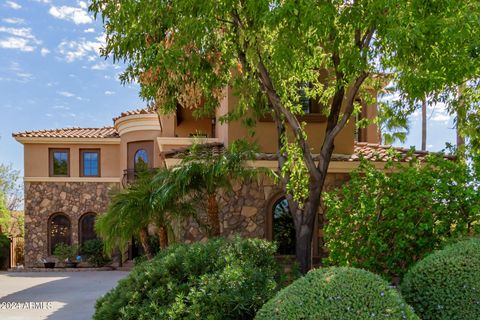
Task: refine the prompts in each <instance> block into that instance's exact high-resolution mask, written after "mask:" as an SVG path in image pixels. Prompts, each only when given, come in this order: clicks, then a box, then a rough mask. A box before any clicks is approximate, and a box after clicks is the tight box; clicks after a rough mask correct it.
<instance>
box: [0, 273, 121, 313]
mask: <svg viewBox="0 0 480 320" xmlns="http://www.w3.org/2000/svg"><path fill="white" fill-rule="evenodd" d="M127 274H128V272H122V271H81V272H0V319H1V320H7V319H8V320H17V319H29V320H30V319H59V320H64V319H70V320H80V319H81V320H83V319H91V318H92V315H93V312H94V306H95V301H96V300H97V298H98V297H100V296H102V295H103V294H105V293H106V292H107V291H109V290H110V289H111V288H113V287H115V286H116V284H117V282H118V280H120V279H121V278H123V277H125V276H126V275H127Z"/></svg>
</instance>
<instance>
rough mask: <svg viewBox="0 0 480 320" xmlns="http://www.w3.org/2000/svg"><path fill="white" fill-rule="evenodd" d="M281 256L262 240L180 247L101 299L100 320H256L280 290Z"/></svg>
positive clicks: (136, 269)
mask: <svg viewBox="0 0 480 320" xmlns="http://www.w3.org/2000/svg"><path fill="white" fill-rule="evenodd" d="M275 251H276V248H275V245H274V244H272V243H270V242H268V241H265V240H260V239H241V238H235V239H233V240H224V239H221V238H219V239H213V240H209V241H208V242H206V243H194V244H188V245H187V244H182V245H174V246H172V247H170V248H168V249H167V250H164V251H161V252H160V253H159V254H157V256H156V257H155V258H153V259H152V260H150V261H145V262H143V263H140V264H138V265H136V266H135V267H134V268H133V270H132V272H131V273H130V274H129V275H128V276H127V277H126V278H125V279H122V280H120V281H119V284H118V286H117V287H116V288H114V289H113V290H111V291H110V292H109V293H107V294H106V295H105V296H104V297H102V298H100V299H99V300H97V303H96V306H95V308H96V311H95V315H94V319H108V320H110V319H195V320H198V319H212V320H214V319H253V317H254V316H255V313H256V312H257V310H258V309H260V307H261V306H262V305H263V304H264V303H265V302H266V301H267V300H268V299H270V298H271V297H272V296H273V295H274V294H275V293H276V292H277V290H278V287H279V285H278V281H277V280H278V276H279V274H280V269H279V268H278V264H277V262H276V260H275V256H274V254H275Z"/></svg>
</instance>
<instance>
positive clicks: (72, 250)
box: [53, 242, 78, 262]
mask: <svg viewBox="0 0 480 320" xmlns="http://www.w3.org/2000/svg"><path fill="white" fill-rule="evenodd" d="M77 254H78V246H77V245H68V244H66V243H63V242H61V243H59V244H58V245H57V246H56V247H55V249H54V250H53V255H54V256H55V257H57V258H58V260H60V261H61V262H66V261H69V262H74V261H76V257H77Z"/></svg>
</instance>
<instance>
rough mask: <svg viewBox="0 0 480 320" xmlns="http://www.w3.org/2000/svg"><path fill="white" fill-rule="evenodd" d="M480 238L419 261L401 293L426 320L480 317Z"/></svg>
mask: <svg viewBox="0 0 480 320" xmlns="http://www.w3.org/2000/svg"><path fill="white" fill-rule="evenodd" d="M479 284H480V239H470V240H467V241H461V242H458V243H456V244H452V245H449V246H447V247H445V248H444V249H443V250H440V251H437V252H434V253H432V254H431V255H429V256H427V257H426V258H425V259H423V260H421V261H420V262H418V263H417V264H416V265H415V266H413V268H411V269H410V270H409V271H408V273H407V274H406V275H405V278H404V280H403V282H402V285H401V291H402V294H403V296H404V297H405V300H406V301H408V303H410V304H411V305H412V306H413V307H414V308H415V312H416V313H417V314H418V315H419V316H420V317H421V318H422V319H424V320H447V319H448V320H470V319H478V317H479V315H480V288H479V287H478V286H479Z"/></svg>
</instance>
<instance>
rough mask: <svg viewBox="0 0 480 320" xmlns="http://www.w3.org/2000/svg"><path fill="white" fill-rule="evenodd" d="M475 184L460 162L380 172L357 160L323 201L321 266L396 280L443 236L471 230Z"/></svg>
mask: <svg viewBox="0 0 480 320" xmlns="http://www.w3.org/2000/svg"><path fill="white" fill-rule="evenodd" d="M477 187H478V179H476V178H475V176H474V174H473V172H472V171H471V170H470V169H469V168H468V167H467V166H466V165H465V164H464V163H461V162H454V161H449V160H444V159H441V158H439V157H438V156H432V157H429V159H428V162H427V163H425V165H422V164H420V163H418V162H416V161H412V162H411V163H410V164H404V165H403V166H402V165H399V164H393V163H390V164H389V165H388V166H387V170H378V169H375V167H374V166H373V165H372V164H370V163H366V162H362V163H361V165H360V168H359V169H358V170H356V171H354V172H352V175H351V180H350V181H349V182H348V183H346V184H345V185H344V186H343V187H342V188H341V190H339V191H333V192H330V193H328V194H326V195H325V197H324V200H325V206H326V207H327V212H326V220H327V223H326V226H325V241H326V246H327V248H328V251H329V257H328V261H327V263H328V264H329V265H335V266H351V267H358V268H363V269H366V270H369V271H372V272H374V273H377V274H381V275H382V276H384V277H385V278H386V279H392V278H401V277H402V276H403V274H405V272H407V270H408V269H409V268H410V267H411V266H412V265H413V264H414V263H415V262H416V261H418V260H420V259H421V258H423V257H424V256H425V255H427V254H429V253H431V252H432V251H433V250H435V249H438V248H441V247H442V246H443V245H444V243H445V242H446V241H447V240H448V239H449V237H460V236H465V235H468V234H471V233H475V232H476V231H477V232H478V226H479V225H478V223H479V221H480V193H478V192H477Z"/></svg>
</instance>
